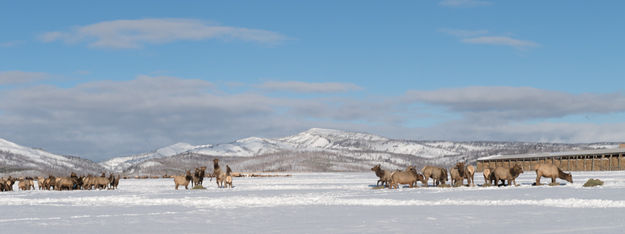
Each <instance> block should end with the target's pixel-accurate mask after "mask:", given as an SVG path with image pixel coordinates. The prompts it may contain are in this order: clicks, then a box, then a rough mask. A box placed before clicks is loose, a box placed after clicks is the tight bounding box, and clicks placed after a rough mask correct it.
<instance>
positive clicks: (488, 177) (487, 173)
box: [482, 168, 494, 185]
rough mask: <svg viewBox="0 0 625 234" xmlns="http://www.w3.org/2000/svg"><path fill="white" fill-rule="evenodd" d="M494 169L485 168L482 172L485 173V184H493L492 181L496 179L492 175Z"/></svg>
mask: <svg viewBox="0 0 625 234" xmlns="http://www.w3.org/2000/svg"><path fill="white" fill-rule="evenodd" d="M492 171H493V170H491V169H490V168H484V171H483V172H482V174H483V175H484V184H488V185H491V181H492V180H494V178H493V177H491V174H492ZM491 178H492V179H491Z"/></svg>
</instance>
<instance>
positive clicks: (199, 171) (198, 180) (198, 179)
mask: <svg viewBox="0 0 625 234" xmlns="http://www.w3.org/2000/svg"><path fill="white" fill-rule="evenodd" d="M205 174H206V167H199V168H195V173H193V181H192V185H193V186H197V185H202V182H203V181H204V176H205Z"/></svg>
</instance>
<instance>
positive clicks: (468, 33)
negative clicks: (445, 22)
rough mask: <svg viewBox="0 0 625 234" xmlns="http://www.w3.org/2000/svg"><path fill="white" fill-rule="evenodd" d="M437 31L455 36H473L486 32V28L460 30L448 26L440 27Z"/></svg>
mask: <svg viewBox="0 0 625 234" xmlns="http://www.w3.org/2000/svg"><path fill="white" fill-rule="evenodd" d="M438 31H439V32H442V33H445V34H448V35H452V36H456V37H473V36H478V35H483V34H487V33H488V30H462V29H450V28H441V29H439V30H438Z"/></svg>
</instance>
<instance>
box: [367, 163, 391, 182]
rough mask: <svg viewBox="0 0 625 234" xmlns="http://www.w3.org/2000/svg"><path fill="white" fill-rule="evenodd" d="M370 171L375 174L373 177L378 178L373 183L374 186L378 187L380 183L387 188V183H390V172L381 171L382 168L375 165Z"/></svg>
mask: <svg viewBox="0 0 625 234" xmlns="http://www.w3.org/2000/svg"><path fill="white" fill-rule="evenodd" d="M371 170H372V171H374V172H375V175H376V176H378V178H380V179H379V180H378V182H377V183H375V186H379V185H380V183H382V186H389V182H391V174H392V172H390V171H387V170H382V167H381V166H380V164H378V165H375V166H374V167H372V168H371Z"/></svg>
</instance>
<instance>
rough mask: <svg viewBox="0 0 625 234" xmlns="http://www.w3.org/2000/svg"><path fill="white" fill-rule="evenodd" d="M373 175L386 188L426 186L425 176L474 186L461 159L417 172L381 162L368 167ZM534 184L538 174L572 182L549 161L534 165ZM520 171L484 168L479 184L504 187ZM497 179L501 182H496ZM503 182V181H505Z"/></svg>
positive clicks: (441, 182)
mask: <svg viewBox="0 0 625 234" xmlns="http://www.w3.org/2000/svg"><path fill="white" fill-rule="evenodd" d="M371 170H372V171H373V172H375V175H376V176H377V177H378V178H379V179H378V181H377V183H376V186H380V185H381V186H383V187H388V188H390V189H393V188H395V189H396V188H398V187H399V185H408V186H409V187H410V188H413V187H418V186H417V182H421V184H422V186H423V187H428V186H429V184H428V181H429V179H432V186H435V187H439V186H440V187H444V186H450V185H451V186H454V187H458V186H463V185H465V184H464V181H465V180H466V181H467V183H466V186H475V181H474V174H475V167H473V166H472V165H465V163H464V162H459V163H456V165H455V166H454V167H452V168H450V169H449V170H448V169H446V168H442V167H435V166H425V167H423V168H422V169H421V173H419V172H417V169H416V168H415V167H414V166H408V167H407V168H406V169H405V170H403V171H402V170H395V171H389V170H383V169H382V167H381V165H380V164H378V165H375V166H374V167H372V168H371ZM535 171H536V183H534V185H541V183H540V179H541V178H542V177H546V178H550V179H551V184H555V183H556V178H560V179H562V180H566V181H568V182H569V183H573V177H572V175H571V174H570V173H566V172H564V171H562V169H560V168H558V167H557V166H555V165H553V164H540V165H538V166H537V167H536V170H535ZM521 173H523V168H522V167H521V166H520V165H518V164H516V165H514V166H512V167H511V168H507V167H496V168H485V169H484V171H483V175H484V184H483V186H490V185H496V186H504V185H512V184H514V185H518V184H517V183H516V178H517V177H518V176H519V175H521ZM448 179H451V181H450V185H447V184H446V181H447V180H448ZM500 182H501V184H500ZM506 182H507V184H506Z"/></svg>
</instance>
